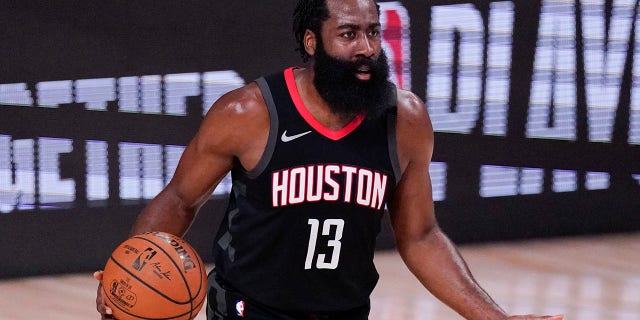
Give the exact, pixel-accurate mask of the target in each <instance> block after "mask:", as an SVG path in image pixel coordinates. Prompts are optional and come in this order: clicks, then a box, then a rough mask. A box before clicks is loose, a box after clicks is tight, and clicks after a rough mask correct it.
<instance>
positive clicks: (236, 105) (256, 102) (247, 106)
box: [205, 82, 267, 120]
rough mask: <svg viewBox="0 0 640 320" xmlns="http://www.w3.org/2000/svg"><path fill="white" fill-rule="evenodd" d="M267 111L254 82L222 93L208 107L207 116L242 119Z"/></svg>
mask: <svg viewBox="0 0 640 320" xmlns="http://www.w3.org/2000/svg"><path fill="white" fill-rule="evenodd" d="M266 111H267V109H266V106H265V103H264V99H263V98H262V93H261V92H260V89H259V88H258V85H257V84H256V83H255V82H251V83H248V84H246V85H244V86H242V87H240V88H238V89H235V90H232V91H229V92H227V93H226V94H224V95H223V96H222V97H220V99H218V100H217V101H216V102H215V103H214V104H213V105H212V106H211V109H209V112H208V113H207V116H206V117H205V119H207V118H215V117H225V118H227V117H230V118H233V119H234V120H242V119H244V118H247V117H256V116H261V115H264V113H265V112H266Z"/></svg>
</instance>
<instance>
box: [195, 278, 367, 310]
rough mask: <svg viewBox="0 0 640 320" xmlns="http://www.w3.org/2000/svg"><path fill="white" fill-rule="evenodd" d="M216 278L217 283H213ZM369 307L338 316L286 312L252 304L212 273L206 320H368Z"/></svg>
mask: <svg viewBox="0 0 640 320" xmlns="http://www.w3.org/2000/svg"><path fill="white" fill-rule="evenodd" d="M216 278H217V279H216ZM370 309H371V307H370V305H369V304H368V303H367V304H366V305H363V306H360V307H357V308H354V309H350V310H345V311H341V312H326V313H306V312H288V311H282V310H279V309H275V308H271V307H268V306H265V305H263V304H260V303H257V302H255V301H251V299H250V298H247V297H246V296H244V295H242V294H240V293H239V292H237V291H236V290H233V288H230V287H229V286H228V285H226V284H224V281H222V280H221V279H220V278H219V277H216V274H215V272H214V271H212V272H211V273H210V274H209V292H208V295H207V320H234V319H238V320H367V319H369V310H370Z"/></svg>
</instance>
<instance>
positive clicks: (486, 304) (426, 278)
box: [398, 227, 507, 320]
mask: <svg viewBox="0 0 640 320" xmlns="http://www.w3.org/2000/svg"><path fill="white" fill-rule="evenodd" d="M398 249H399V251H400V253H401V255H402V257H403V259H404V261H405V263H406V264H407V266H408V267H409V269H410V270H411V271H412V272H413V273H414V274H415V275H416V277H417V278H418V279H419V280H420V282H421V283H422V284H423V285H424V286H425V287H426V288H427V289H428V290H429V291H430V292H431V293H432V294H433V295H434V296H436V297H437V298H438V299H440V300H441V301H442V302H444V303H445V304H447V305H448V306H449V307H451V308H452V309H453V310H455V311H456V312H458V313H459V314H460V315H462V316H463V317H464V318H465V319H472V320H475V319H482V320H485V319H487V320H489V319H490V320H494V319H496V320H497V319H500V320H502V319H506V318H507V315H506V314H505V312H504V311H503V310H502V309H501V308H500V307H499V306H498V305H497V304H496V303H495V302H494V301H493V300H492V299H491V297H490V296H489V295H488V294H487V293H486V292H485V291H484V290H483V289H482V288H481V287H480V286H479V285H478V283H477V282H476V281H475V279H474V278H473V276H472V274H471V272H470V271H469V268H468V267H467V264H466V263H465V261H464V259H463V258H462V256H461V255H460V254H459V252H458V251H457V249H456V248H455V246H454V245H453V244H452V243H451V241H450V240H449V239H448V238H447V236H446V235H445V234H443V233H442V232H441V231H440V230H439V229H438V228H437V227H436V228H434V229H433V230H432V231H431V232H429V233H428V234H426V235H425V236H424V237H423V238H422V239H419V240H416V241H406V242H403V243H402V244H399V246H398Z"/></svg>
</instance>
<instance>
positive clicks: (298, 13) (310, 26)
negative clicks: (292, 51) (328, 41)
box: [293, 0, 329, 62]
mask: <svg viewBox="0 0 640 320" xmlns="http://www.w3.org/2000/svg"><path fill="white" fill-rule="evenodd" d="M327 19H329V8H328V7H327V0H299V1H298V4H297V5H296V9H295V10H294V11H293V34H294V36H295V38H296V46H297V47H296V51H298V52H299V53H300V56H301V57H302V61H304V62H307V61H309V58H310V56H309V54H308V53H307V50H305V48H304V34H305V33H306V32H307V30H311V32H313V33H315V34H316V36H318V37H320V31H321V29H322V23H323V22H325V21H326V20H327Z"/></svg>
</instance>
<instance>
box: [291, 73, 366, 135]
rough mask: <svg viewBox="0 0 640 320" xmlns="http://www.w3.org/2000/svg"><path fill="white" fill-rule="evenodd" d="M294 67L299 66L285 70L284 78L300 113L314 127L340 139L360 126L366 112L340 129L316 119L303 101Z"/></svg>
mask: <svg viewBox="0 0 640 320" xmlns="http://www.w3.org/2000/svg"><path fill="white" fill-rule="evenodd" d="M294 69H297V68H296V67H291V68H288V69H286V70H285V71H284V78H285V81H286V83H287V89H288V90H289V95H290V96H291V99H292V100H293V104H294V105H295V107H296V109H297V110H298V113H299V114H300V116H302V118H303V119H304V120H305V121H306V122H307V123H308V124H309V125H310V126H311V127H312V128H313V129H315V130H316V131H317V132H318V133H320V134H321V135H323V136H325V137H327V138H329V139H331V140H340V139H342V138H344V137H346V136H347V135H349V133H351V132H353V131H354V130H355V129H356V128H358V126H359V125H360V124H361V123H362V121H363V120H364V114H358V115H357V116H355V117H354V118H353V120H351V121H350V122H349V123H347V125H346V126H344V127H342V128H341V129H338V130H331V129H329V128H327V127H326V126H324V125H323V124H322V123H320V121H318V120H316V118H314V117H313V115H312V114H311V112H309V109H307V106H305V104H304V102H302V97H300V92H299V91H298V86H297V85H296V80H295V77H294V75H293V70H294Z"/></svg>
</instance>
